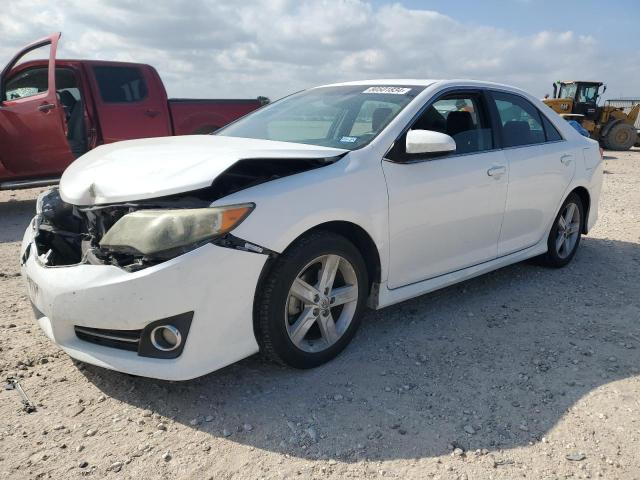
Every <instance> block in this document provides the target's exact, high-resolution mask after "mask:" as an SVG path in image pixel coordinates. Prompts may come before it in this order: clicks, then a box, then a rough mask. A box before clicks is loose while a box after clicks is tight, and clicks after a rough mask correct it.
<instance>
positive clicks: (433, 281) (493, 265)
mask: <svg viewBox="0 0 640 480" xmlns="http://www.w3.org/2000/svg"><path fill="white" fill-rule="evenodd" d="M546 251H547V238H546V236H545V237H544V240H543V241H540V242H539V243H538V244H536V245H534V246H532V247H529V248H526V249H524V250H520V251H518V252H514V253H511V254H509V255H506V256H504V257H500V258H496V259H494V260H489V261H488V262H484V263H481V264H479V265H474V266H473V267H468V268H465V269H463V270H457V271H455V272H451V273H446V274H444V275H440V276H438V277H434V278H430V279H428V280H423V281H421V282H416V283H412V284H410V285H406V286H404V287H399V288H394V289H393V290H391V289H389V288H388V287H387V282H383V283H382V284H381V285H380V286H379V287H378V288H377V289H373V290H372V295H371V297H370V298H369V306H370V307H371V308H374V309H376V310H377V309H380V308H383V307H388V306H389V305H393V304H394V303H399V302H402V301H404V300H409V299H410V298H415V297H419V296H420V295H424V294H425V293H429V292H433V291H435V290H439V289H441V288H445V287H448V286H450V285H453V284H456V283H459V282H462V281H465V280H469V279H470V278H473V277H477V276H479V275H482V274H484V273H487V272H491V271H493V270H497V269H498V268H502V267H506V266H507V265H512V264H514V263H518V262H521V261H523V260H527V259H529V258H532V257H536V256H538V255H542V254H543V253H545V252H546Z"/></svg>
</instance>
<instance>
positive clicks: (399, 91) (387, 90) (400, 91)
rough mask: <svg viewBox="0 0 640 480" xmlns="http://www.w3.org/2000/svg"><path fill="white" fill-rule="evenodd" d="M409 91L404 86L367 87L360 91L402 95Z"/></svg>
mask: <svg viewBox="0 0 640 480" xmlns="http://www.w3.org/2000/svg"><path fill="white" fill-rule="evenodd" d="M410 91H411V89H410V88H406V87H369V88H367V89H366V90H365V91H364V92H362V93H390V94H392V95H404V94H405V93H409V92H410Z"/></svg>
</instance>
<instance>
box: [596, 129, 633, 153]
mask: <svg viewBox="0 0 640 480" xmlns="http://www.w3.org/2000/svg"><path fill="white" fill-rule="evenodd" d="M637 139H638V132H637V131H636V129H635V128H634V127H633V125H629V124H628V123H618V124H617V125H614V126H613V127H612V128H611V130H609V133H607V136H606V137H604V146H605V147H607V148H608V149H609V150H629V149H630V148H631V147H633V145H634V144H635V143H636V141H637Z"/></svg>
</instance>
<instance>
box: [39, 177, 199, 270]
mask: <svg viewBox="0 0 640 480" xmlns="http://www.w3.org/2000/svg"><path fill="white" fill-rule="evenodd" d="M197 194H198V192H192V193H190V194H187V195H183V196H175V197H166V198H164V199H158V200H147V201H140V202H132V203H123V204H117V205H100V206H94V207H78V206H75V205H70V204H68V203H65V202H64V201H63V200H62V199H61V198H60V193H59V192H58V189H52V190H50V191H49V192H48V193H47V194H46V195H45V196H44V197H42V199H41V207H40V213H38V215H37V216H36V219H35V229H36V237H35V244H36V247H37V250H38V256H39V257H40V260H41V261H42V263H43V264H44V265H46V266H64V265H75V264H78V263H89V264H93V265H115V266H118V267H122V268H125V269H127V270H131V271H135V270H139V269H141V268H145V267H148V266H151V265H155V264H157V263H160V262H163V261H165V260H167V259H168V258H172V257H174V256H176V254H179V253H181V252H167V253H166V254H164V255H154V256H137V255H135V254H123V253H121V252H116V251H110V250H108V249H106V248H103V247H101V246H100V240H101V239H102V237H103V236H104V235H105V233H106V232H107V231H108V230H109V229H110V228H111V227H112V226H113V225H114V224H115V223H116V222H117V221H118V220H120V218H122V217H123V216H124V215H126V214H128V213H131V212H134V211H137V210H141V209H145V208H149V209H150V208H202V207H207V206H209V205H210V203H211V201H210V200H205V199H202V198H198V196H197Z"/></svg>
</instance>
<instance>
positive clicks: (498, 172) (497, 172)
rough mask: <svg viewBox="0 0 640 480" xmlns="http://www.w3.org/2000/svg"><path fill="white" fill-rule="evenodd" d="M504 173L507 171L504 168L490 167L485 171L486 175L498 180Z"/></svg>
mask: <svg viewBox="0 0 640 480" xmlns="http://www.w3.org/2000/svg"><path fill="white" fill-rule="evenodd" d="M506 171H507V167H504V166H498V167H491V168H490V169H489V170H487V175H489V176H490V177H495V178H496V179H498V178H500V177H501V176H502V175H504V173H505V172H506Z"/></svg>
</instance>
